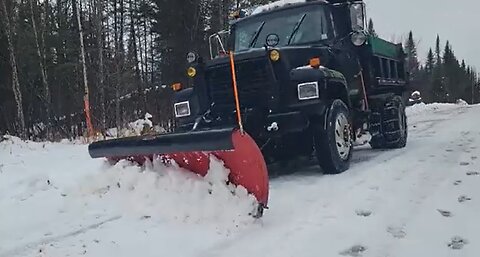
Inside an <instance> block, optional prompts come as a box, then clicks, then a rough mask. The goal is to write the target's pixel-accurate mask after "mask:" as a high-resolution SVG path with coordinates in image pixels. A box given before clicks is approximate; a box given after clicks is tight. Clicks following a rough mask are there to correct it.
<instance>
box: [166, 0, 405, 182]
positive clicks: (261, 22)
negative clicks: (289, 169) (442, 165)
mask: <svg viewBox="0 0 480 257" xmlns="http://www.w3.org/2000/svg"><path fill="white" fill-rule="evenodd" d="M209 41H210V42H209V43H210V56H208V57H207V58H205V57H200V56H197V55H196V54H195V53H189V55H188V61H189V64H190V66H189V67H188V68H187V72H186V73H187V75H188V77H189V78H190V80H191V82H192V84H193V87H192V88H189V89H183V90H179V91H177V92H176V94H175V103H174V110H175V116H176V118H177V123H178V124H179V127H178V129H179V130H184V131H185V130H186V131H190V130H195V129H198V128H202V127H203V128H205V127H207V128H209V127H211V128H215V127H221V126H225V125H226V124H235V122H236V112H237V110H236V108H235V100H234V93H233V90H232V74H231V62H230V61H231V60H230V59H229V56H228V53H233V55H234V65H235V70H236V71H235V74H236V82H237V85H238V98H239V102H240V110H241V116H242V117H243V120H244V123H245V124H244V125H245V128H246V130H247V131H248V133H249V134H250V135H252V137H253V138H254V139H255V141H256V142H257V144H258V145H259V147H261V149H262V151H263V153H264V155H265V156H268V157H271V158H272V159H274V160H278V159H285V158H288V157H289V156H292V154H291V153H292V152H294V153H296V154H294V156H296V155H298V154H300V155H309V154H312V152H316V155H317V157H318V158H319V160H320V165H321V166H322V168H323V169H324V170H325V171H327V172H329V173H338V172H341V171H343V170H346V169H347V168H348V162H349V159H350V156H351V152H352V141H355V138H356V137H358V136H360V135H361V134H363V133H365V132H369V133H370V134H371V135H372V141H371V145H372V147H374V148H392V147H403V146H404V141H405V143H406V129H407V128H406V116H405V115H404V107H403V106H404V100H403V99H404V97H403V95H404V92H405V91H406V85H407V84H408V82H407V81H408V76H407V74H406V72H405V70H406V69H405V67H404V65H405V54H404V52H403V49H402V46H401V45H400V44H393V43H390V42H388V41H385V40H383V39H380V38H378V37H375V36H373V35H369V34H368V33H367V32H366V19H365V3H364V2H363V1H345V0H344V1H341V0H331V1H325V0H310V1H308V0H306V1H301V0H299V1H278V2H273V3H271V4H268V5H264V6H259V7H256V8H253V9H250V10H246V11H243V12H240V13H239V14H238V15H237V16H236V17H235V19H234V20H232V21H231V23H230V26H229V29H228V30H227V31H223V32H220V33H216V34H214V35H212V36H211V37H210V40H209ZM389 108H390V109H389ZM334 109H335V110H334ZM389 110H391V111H389ZM339 113H340V114H341V115H340V116H341V117H340V116H339ZM333 116H335V117H334V118H332V117H333ZM337 116H338V117H337ZM339 117H340V118H339ZM392 117H393V118H395V119H393V118H392ZM388 120H390V121H392V120H395V121H396V123H395V124H393V125H392V124H389V123H388V122H387V121H388ZM337 122H338V123H339V124H340V123H341V124H340V125H339V126H336V127H335V125H334V126H333V127H331V128H329V124H330V125H331V124H332V123H337ZM397 123H398V124H397ZM390 127H392V129H390ZM392 134H395V136H394V137H391V136H390V135H392ZM397 135H398V136H397ZM312 139H313V140H312ZM312 142H313V143H312ZM332 145H333V146H332ZM322 163H323V164H322Z"/></svg>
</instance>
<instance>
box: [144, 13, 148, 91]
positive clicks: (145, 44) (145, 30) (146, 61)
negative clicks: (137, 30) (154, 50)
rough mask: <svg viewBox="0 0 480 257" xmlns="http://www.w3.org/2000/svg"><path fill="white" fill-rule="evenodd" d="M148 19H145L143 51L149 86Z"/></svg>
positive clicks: (146, 81) (146, 80) (146, 79)
mask: <svg viewBox="0 0 480 257" xmlns="http://www.w3.org/2000/svg"><path fill="white" fill-rule="evenodd" d="M147 35H148V34H147V17H144V18H143V46H144V47H145V48H144V49H143V50H144V51H145V83H146V84H147V85H148V45H147Z"/></svg>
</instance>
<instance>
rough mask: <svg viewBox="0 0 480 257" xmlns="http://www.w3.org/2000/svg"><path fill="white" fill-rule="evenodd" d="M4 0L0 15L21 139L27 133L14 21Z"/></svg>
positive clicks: (2, 0)
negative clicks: (14, 40)
mask: <svg viewBox="0 0 480 257" xmlns="http://www.w3.org/2000/svg"><path fill="white" fill-rule="evenodd" d="M5 1H6V0H1V2H2V6H0V8H1V9H2V16H3V20H4V24H5V34H6V36H7V45H8V50H9V52H10V66H11V68H12V90H13V95H14V97H15V103H16V105H17V120H18V123H19V124H18V125H19V128H18V130H19V131H18V132H17V133H18V135H19V136H20V138H22V139H26V138H27V133H26V129H25V117H24V115H23V100H22V92H21V91H20V82H19V80H18V71H17V60H16V57H15V51H14V48H13V43H12V38H11V36H12V31H11V27H10V26H11V25H14V24H15V21H12V23H10V20H9V17H8V13H9V12H8V11H7V6H6V4H5Z"/></svg>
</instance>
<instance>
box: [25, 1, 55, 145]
mask: <svg viewBox="0 0 480 257" xmlns="http://www.w3.org/2000/svg"><path fill="white" fill-rule="evenodd" d="M33 1H35V7H36V6H37V1H36V0H30V15H31V19H32V27H33V35H34V37H35V46H36V48H37V57H38V64H39V67H40V74H41V76H42V85H43V90H44V92H43V101H44V103H45V113H46V116H47V122H46V123H47V124H46V128H47V139H50V140H51V139H52V134H51V127H52V124H51V116H50V105H51V97H50V87H49V86H48V79H47V71H46V70H45V65H44V63H45V56H44V55H42V52H41V50H40V39H39V37H38V31H37V22H36V21H35V12H34V11H33V10H34V8H33V5H34V3H33Z"/></svg>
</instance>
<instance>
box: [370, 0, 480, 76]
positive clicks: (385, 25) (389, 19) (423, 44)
mask: <svg viewBox="0 0 480 257" xmlns="http://www.w3.org/2000/svg"><path fill="white" fill-rule="evenodd" d="M365 2H366V3H367V17H368V18H372V19H373V21H374V24H375V30H376V31H377V33H378V34H379V35H380V36H381V37H382V38H385V39H387V40H391V39H392V38H395V40H400V38H406V37H407V36H408V31H410V30H412V31H413V35H414V37H415V39H416V41H418V40H419V41H420V44H419V47H418V48H419V49H418V51H419V57H420V58H421V61H422V62H423V61H424V58H425V56H426V53H427V52H428V48H429V47H432V48H434V47H435V38H436V35H437V33H438V34H439V35H440V40H441V47H442V50H443V47H444V45H445V41H446V40H447V39H448V40H449V41H450V43H451V44H452V45H453V50H454V51H455V54H456V56H457V58H458V59H459V60H461V59H465V61H466V62H467V64H469V65H472V66H475V67H476V69H477V72H480V47H479V46H480V15H479V14H478V13H479V12H480V1H478V0H365Z"/></svg>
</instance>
